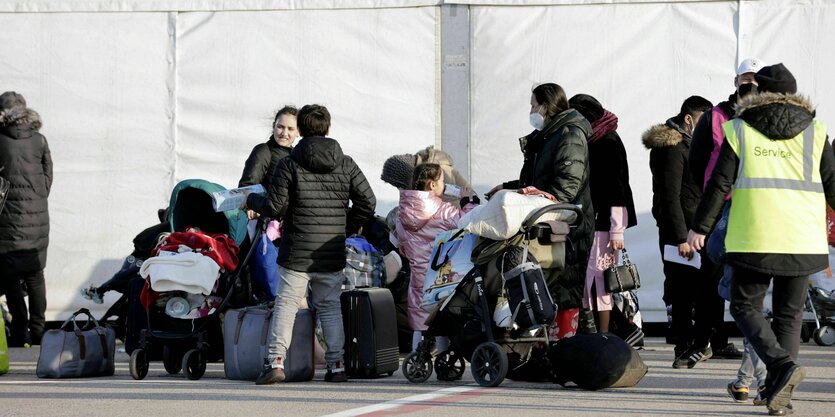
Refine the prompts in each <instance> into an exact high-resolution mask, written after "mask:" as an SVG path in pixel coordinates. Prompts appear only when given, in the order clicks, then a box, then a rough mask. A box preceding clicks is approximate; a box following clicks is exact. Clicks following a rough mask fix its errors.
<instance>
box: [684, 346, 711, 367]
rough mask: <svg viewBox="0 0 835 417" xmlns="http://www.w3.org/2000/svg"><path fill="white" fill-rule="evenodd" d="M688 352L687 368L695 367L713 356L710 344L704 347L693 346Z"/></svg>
mask: <svg viewBox="0 0 835 417" xmlns="http://www.w3.org/2000/svg"><path fill="white" fill-rule="evenodd" d="M687 353H688V355H687V368H693V367H694V366H696V364H697V363H699V362H704V361H706V360H708V359H710V358H711V357H712V356H713V350H711V349H710V344H708V345H707V346H705V347H704V348H691V349H690V351H689V352H687Z"/></svg>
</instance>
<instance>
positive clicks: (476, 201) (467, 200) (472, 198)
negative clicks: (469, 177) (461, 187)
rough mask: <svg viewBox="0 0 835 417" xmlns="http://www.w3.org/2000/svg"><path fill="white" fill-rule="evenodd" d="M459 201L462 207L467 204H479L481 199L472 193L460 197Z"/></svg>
mask: <svg viewBox="0 0 835 417" xmlns="http://www.w3.org/2000/svg"><path fill="white" fill-rule="evenodd" d="M460 203H461V207H464V206H466V205H467V204H481V200H479V199H478V196H477V195H472V196H469V197H464V198H462V199H461V202H460Z"/></svg>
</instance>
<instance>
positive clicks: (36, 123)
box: [0, 107, 42, 131]
mask: <svg viewBox="0 0 835 417" xmlns="http://www.w3.org/2000/svg"><path fill="white" fill-rule="evenodd" d="M0 126H3V127H9V126H28V127H30V128H31V129H32V130H34V131H38V130H41V126H42V123H41V116H40V115H39V114H38V112H36V111H34V110H32V109H30V108H28V107H12V108H10V109H6V110H3V111H0Z"/></svg>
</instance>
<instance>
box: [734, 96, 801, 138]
mask: <svg viewBox="0 0 835 417" xmlns="http://www.w3.org/2000/svg"><path fill="white" fill-rule="evenodd" d="M734 109H735V110H736V116H735V117H737V118H740V119H742V120H744V121H745V122H746V123H748V124H749V125H751V127H753V128H754V129H757V130H758V131H759V132H760V133H762V134H764V135H766V136H768V137H769V138H771V139H789V138H793V137H795V136H797V135H799V134H800V133H801V132H803V130H804V129H806V128H807V127H808V126H809V124H811V123H812V121H813V120H814V118H815V108H814V106H813V105H812V103H811V102H810V101H809V100H808V99H807V98H805V97H803V96H801V95H799V94H779V93H772V92H764V93H759V94H750V95H748V96H745V97H743V98H741V99H739V101H737V103H736V106H734Z"/></svg>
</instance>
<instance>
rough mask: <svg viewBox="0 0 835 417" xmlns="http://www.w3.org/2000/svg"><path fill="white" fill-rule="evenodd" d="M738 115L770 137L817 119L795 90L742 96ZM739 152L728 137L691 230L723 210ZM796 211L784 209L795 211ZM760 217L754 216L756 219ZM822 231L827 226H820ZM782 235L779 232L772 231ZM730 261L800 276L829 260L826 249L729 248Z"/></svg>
mask: <svg viewBox="0 0 835 417" xmlns="http://www.w3.org/2000/svg"><path fill="white" fill-rule="evenodd" d="M736 117H737V118H740V119H742V120H744V121H745V122H746V123H748V124H749V125H750V126H751V127H753V128H754V129H756V130H757V131H759V132H760V133H762V134H763V135H765V136H767V137H768V138H770V139H772V140H787V139H791V138H794V137H795V136H797V135H798V134H800V133H801V132H803V130H804V129H806V128H807V127H808V126H809V125H810V124H811V123H812V122H813V120H814V117H815V110H814V108H813V106H812V105H811V103H809V101H808V100H806V99H805V98H804V97H802V96H800V95H797V94H776V93H760V94H752V95H750V96H746V97H744V98H742V99H740V100H739V102H738V103H737V107H736ZM832 152H833V151H832V146H831V145H830V144H829V140H828V139H827V140H826V141H825V142H824V147H823V152H822V154H821V164H820V175H821V181H822V182H823V189H824V194H825V195H826V201H827V203H829V205H830V206H833V205H835V155H833V153H832ZM738 169H739V157H738V156H737V155H736V153H735V152H734V151H733V149H732V148H731V146H730V145H729V144H728V142H727V141H725V143H723V144H722V148H721V150H720V152H719V158H718V160H717V162H716V168H714V170H713V176H712V177H711V178H710V180H709V181H708V185H707V189H706V190H705V194H704V197H703V198H702V201H701V203H700V204H699V206H698V209H697V210H696V214H695V217H694V220H693V231H695V232H697V233H700V234H707V233H708V232H710V230H711V229H712V228H713V226H714V224H715V222H716V218H717V216H718V214H719V212H720V211H721V210H722V205H723V204H724V199H725V196H726V195H727V194H728V192H729V191H731V189H732V187H733V184H734V183H735V182H736V176H737V171H738ZM791 215H792V213H786V216H791ZM752 221H756V220H752ZM821 233H823V231H821ZM774 238H775V239H779V236H774ZM726 256H727V258H726V259H727V263H728V264H730V265H732V266H736V267H742V268H746V269H749V270H753V271H756V272H760V273H764V274H770V275H775V276H800V275H808V274H811V273H814V272H819V271H822V270H823V269H825V268H826V266H827V265H828V263H829V259H828V256H827V255H811V254H809V255H796V254H779V253H728V254H727V255H726Z"/></svg>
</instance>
